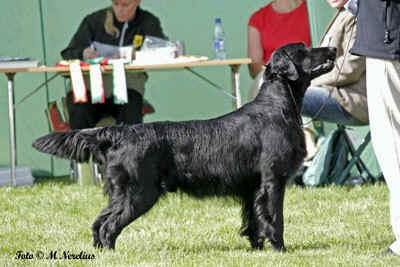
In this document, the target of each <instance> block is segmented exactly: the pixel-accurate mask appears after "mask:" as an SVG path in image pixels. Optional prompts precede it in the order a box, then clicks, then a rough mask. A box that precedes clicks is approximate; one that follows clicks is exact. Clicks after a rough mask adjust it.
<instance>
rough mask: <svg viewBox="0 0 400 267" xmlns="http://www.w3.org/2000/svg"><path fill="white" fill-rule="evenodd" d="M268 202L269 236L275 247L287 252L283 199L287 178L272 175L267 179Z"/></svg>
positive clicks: (266, 205)
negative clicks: (284, 237)
mask: <svg viewBox="0 0 400 267" xmlns="http://www.w3.org/2000/svg"><path fill="white" fill-rule="evenodd" d="M266 181H267V182H266V185H267V190H266V193H267V195H268V196H267V199H268V201H267V203H265V206H264V207H266V214H267V217H266V218H267V221H268V224H269V227H268V228H267V229H268V234H267V235H268V238H269V240H270V241H271V244H272V246H273V248H274V249H276V250H277V251H280V252H285V251H286V248H285V245H284V241H283V230H284V223H283V201H284V196H285V182H284V181H286V180H285V178H284V177H275V176H272V177H271V179H269V180H266Z"/></svg>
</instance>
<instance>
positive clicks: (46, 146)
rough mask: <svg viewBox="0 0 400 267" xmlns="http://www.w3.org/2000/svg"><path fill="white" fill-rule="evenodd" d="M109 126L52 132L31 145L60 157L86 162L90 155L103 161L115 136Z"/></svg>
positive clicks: (98, 160) (100, 161)
mask: <svg viewBox="0 0 400 267" xmlns="http://www.w3.org/2000/svg"><path fill="white" fill-rule="evenodd" d="M105 128H111V127H103V128H94V129H85V130H72V131H66V132H54V133H50V134H48V135H45V136H42V137H40V138H38V139H36V140H35V141H34V142H33V144H32V146H33V147H34V148H35V149H37V150H39V151H40V152H44V153H48V154H51V155H54V156H57V157H60V158H66V159H73V160H76V161H78V162H86V161H88V160H89V158H90V155H93V160H94V161H96V162H99V163H104V162H105V152H106V151H107V149H108V148H109V147H110V146H112V144H113V142H114V141H115V140H113V139H115V136H113V134H112V133H110V129H105Z"/></svg>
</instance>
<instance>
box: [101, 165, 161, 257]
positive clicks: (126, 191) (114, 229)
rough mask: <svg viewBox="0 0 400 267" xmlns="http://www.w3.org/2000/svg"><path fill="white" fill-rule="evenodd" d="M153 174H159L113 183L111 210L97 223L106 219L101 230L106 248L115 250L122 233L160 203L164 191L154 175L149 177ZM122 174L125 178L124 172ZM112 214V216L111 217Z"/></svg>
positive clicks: (107, 210)
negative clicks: (156, 182)
mask: <svg viewBox="0 0 400 267" xmlns="http://www.w3.org/2000/svg"><path fill="white" fill-rule="evenodd" d="M150 173H151V174H152V175H155V171H153V172H152V171H149V170H148V169H147V170H146V174H145V175H140V174H138V175H135V178H133V177H130V178H129V179H126V178H125V179H121V177H120V179H116V178H114V179H112V180H111V181H112V183H113V185H112V192H110V195H111V198H110V204H109V207H108V208H106V209H105V210H104V211H103V213H102V214H101V215H100V216H99V218H98V220H96V222H95V224H96V226H97V224H98V223H100V222H101V221H103V220H104V222H103V223H102V225H101V227H100V229H99V239H100V242H101V244H102V245H103V246H104V247H106V248H110V249H114V248H115V241H116V239H117V237H118V235H119V234H120V233H121V232H122V230H123V229H124V228H125V227H126V226H127V225H128V224H130V223H131V222H133V221H134V220H135V219H137V218H139V217H140V216H141V215H143V214H144V213H145V212H147V211H148V210H149V209H150V208H151V207H153V205H154V204H155V203H156V202H157V200H158V198H159V197H160V195H161V192H162V191H161V190H160V188H159V187H158V186H157V185H156V184H155V179H154V176H149V174H150ZM119 174H120V175H121V172H119ZM136 177H140V178H136ZM116 181H117V182H116ZM121 181H127V182H126V183H122V182H121ZM108 212H111V214H109V215H107V213H108ZM103 215H104V216H103ZM95 224H94V225H95Z"/></svg>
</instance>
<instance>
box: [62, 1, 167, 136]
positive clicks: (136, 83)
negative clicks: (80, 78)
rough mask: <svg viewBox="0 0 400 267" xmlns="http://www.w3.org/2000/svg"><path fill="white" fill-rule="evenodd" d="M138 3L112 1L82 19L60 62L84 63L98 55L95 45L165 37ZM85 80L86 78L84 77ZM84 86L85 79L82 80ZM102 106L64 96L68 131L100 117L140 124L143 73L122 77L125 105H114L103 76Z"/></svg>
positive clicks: (110, 82)
mask: <svg viewBox="0 0 400 267" xmlns="http://www.w3.org/2000/svg"><path fill="white" fill-rule="evenodd" d="M140 2H141V0H112V5H111V7H108V8H105V9H101V10H99V11H96V12H94V13H92V14H90V15H88V16H86V17H85V18H84V20H83V21H82V23H81V24H80V26H79V28H78V30H77V32H76V33H75V34H74V36H73V38H72V40H71V41H70V43H69V45H68V46H67V47H66V48H65V49H64V50H63V51H62V52H61V55H62V57H63V58H64V59H81V60H82V59H83V60H88V59H91V58H95V57H98V56H99V54H98V53H97V51H96V50H94V49H93V48H92V47H91V45H92V44H93V43H94V42H96V43H100V44H106V45H112V46H116V47H118V46H130V45H132V43H133V40H134V38H136V37H135V36H139V37H140V36H141V37H142V38H144V36H146V35H151V36H155V37H159V38H165V35H164V33H163V30H162V28H161V24H160V21H159V19H158V18H157V17H156V16H154V15H153V14H151V13H150V12H148V11H145V10H143V9H141V8H140ZM85 77H86V76H85ZM86 80H87V82H86V84H87V85H89V82H88V81H89V79H88V77H86ZM103 81H104V90H105V97H106V103H105V104H92V103H88V102H87V103H79V104H78V103H76V104H75V103H74V102H73V95H72V92H69V93H68V94H67V105H68V111H69V116H70V124H71V128H72V129H83V128H91V127H94V126H95V125H96V123H97V122H98V121H99V120H100V119H101V117H104V114H109V115H112V116H113V117H114V118H115V119H116V121H117V123H121V122H122V123H127V124H134V123H140V122H142V104H143V94H144V90H145V88H144V85H145V82H146V81H147V74H146V73H130V74H127V76H126V83H127V88H128V103H127V104H122V105H121V104H114V103H113V99H112V88H113V79H112V76H111V74H110V75H103Z"/></svg>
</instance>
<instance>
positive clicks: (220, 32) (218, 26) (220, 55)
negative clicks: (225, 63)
mask: <svg viewBox="0 0 400 267" xmlns="http://www.w3.org/2000/svg"><path fill="white" fill-rule="evenodd" d="M214 50H215V58H216V59H219V60H221V59H225V58H226V51H225V32H224V28H223V27H222V23H221V19H220V18H217V19H215V28H214Z"/></svg>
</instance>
